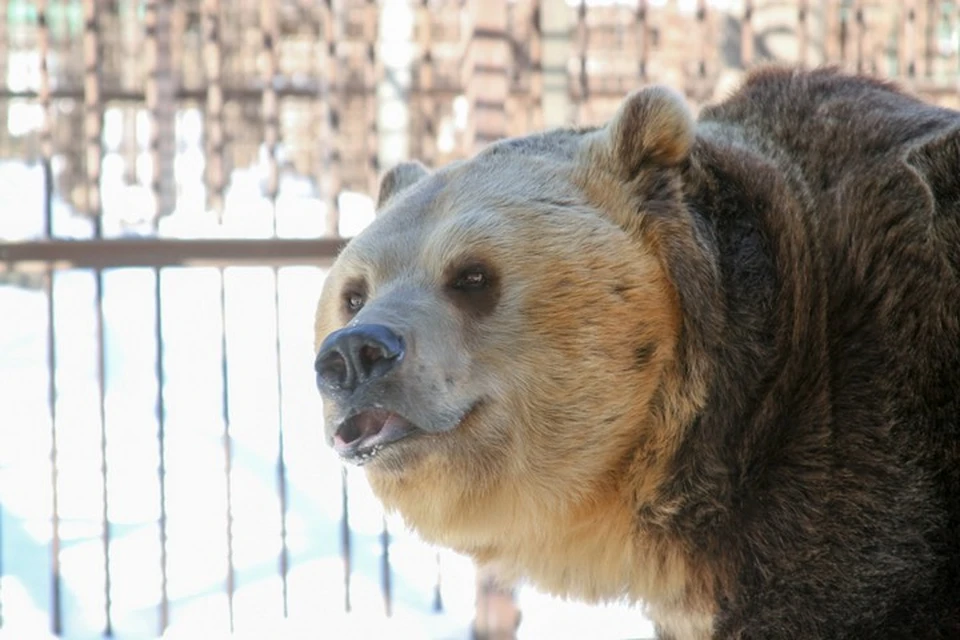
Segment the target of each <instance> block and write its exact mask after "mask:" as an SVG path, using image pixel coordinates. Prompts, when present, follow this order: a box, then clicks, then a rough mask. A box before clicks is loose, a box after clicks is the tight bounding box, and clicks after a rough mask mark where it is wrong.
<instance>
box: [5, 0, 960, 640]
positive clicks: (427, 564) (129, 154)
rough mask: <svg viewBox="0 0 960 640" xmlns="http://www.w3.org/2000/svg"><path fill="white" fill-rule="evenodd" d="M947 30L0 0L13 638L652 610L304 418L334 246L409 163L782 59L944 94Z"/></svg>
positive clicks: (152, 1) (229, 2)
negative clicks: (349, 458)
mask: <svg viewBox="0 0 960 640" xmlns="http://www.w3.org/2000/svg"><path fill="white" fill-rule="evenodd" d="M958 29H960V2H949V1H940V0H904V1H901V2H893V1H889V2H887V1H873V2H859V1H855V0H809V1H806V2H803V1H793V2H790V1H774V0H768V1H755V2H749V1H746V0H680V1H673V0H670V1H667V0H659V1H658V0H649V1H639V2H619V1H610V0H608V1H599V0H598V1H588V2H580V1H577V0H574V1H571V0H540V1H537V0H483V1H482V2H480V1H476V2H469V1H466V0H417V1H413V0H325V1H308V0H277V1H269V0H175V1H174V0H35V1H32V2H27V1H20V0H3V1H0V73H2V78H3V80H2V83H0V637H3V638H5V639H6V638H17V639H20V638H44V637H64V638H100V637H118V638H157V637H165V638H219V637H223V638H227V637H237V638H240V637H244V638H301V637H303V638H333V639H336V638H372V637H373V638H376V637H389V638H450V639H457V638H469V637H470V636H471V633H473V632H477V633H479V634H483V633H486V634H487V635H486V636H485V637H513V629H514V627H515V623H516V621H517V619H518V616H520V615H522V623H521V624H520V626H519V629H518V631H517V637H520V638H531V639H532V638H611V639H613V638H631V637H633V638H636V637H649V636H651V635H652V628H651V626H650V625H649V623H648V622H647V621H646V620H645V619H644V617H643V615H642V613H641V612H639V611H637V610H635V609H630V608H628V607H625V606H614V605H611V606H605V607H588V606H584V605H580V604H576V603H565V602H559V601H557V600H554V599H552V598H549V597H546V596H544V595H543V594H541V593H539V592H537V591H535V590H533V589H530V588H528V587H524V586H522V585H518V586H517V587H516V588H515V589H514V590H513V591H512V592H510V591H504V590H502V589H500V590H498V589H496V588H492V587H491V586H490V585H489V583H488V581H487V579H486V577H485V576H483V575H477V572H476V571H475V569H474V567H472V566H471V564H470V563H469V562H468V561H466V560H465V559H463V558H461V557H458V556H456V555H454V554H451V553H447V552H442V551H438V550H436V549H433V548H430V547H428V546H426V545H424V544H423V543H421V542H420V541H418V540H417V539H416V538H415V537H413V536H411V535H410V534H409V533H407V532H405V531H404V529H403V527H402V524H401V523H399V522H398V521H396V520H394V519H390V518H385V517H384V516H383V514H382V513H381V511H380V509H379V507H378V505H377V503H376V501H375V500H374V499H373V498H372V496H371V495H370V491H369V489H368V487H367V486H366V483H365V481H364V479H363V476H362V474H358V473H355V472H354V471H344V470H343V469H342V468H341V466H340V465H339V463H338V462H337V461H336V460H335V459H334V458H333V456H332V454H331V453H330V452H329V451H327V450H326V448H325V446H324V445H323V443H322V441H321V432H322V425H321V423H320V420H321V417H320V403H319V398H318V397H317V394H316V392H315V389H314V382H313V372H312V360H313V344H312V340H313V337H312V335H311V333H312V314H313V309H314V305H315V303H316V299H317V297H318V295H319V291H320V286H321V284H322V281H323V277H324V273H325V268H326V267H327V266H328V265H329V263H330V261H331V260H332V258H333V257H334V256H335V255H336V252H337V250H338V249H339V248H340V246H342V243H343V242H344V239H346V238H349V237H351V236H353V235H355V234H356V233H357V232H358V231H360V230H361V229H362V228H363V227H364V226H365V225H366V224H367V223H368V222H369V221H370V220H371V219H372V217H373V216H374V211H373V205H372V202H371V199H370V195H371V194H375V191H376V184H377V177H378V175H379V174H380V173H381V172H382V171H383V170H385V169H387V168H389V167H390V166H392V165H393V164H395V163H396V162H398V161H400V160H403V159H406V158H411V157H413V158H419V159H421V160H422V161H424V162H425V163H427V164H430V165H434V166H436V165H441V164H443V163H446V162H448V161H450V160H452V159H455V158H458V157H462V156H464V155H467V154H472V153H474V152H476V151H477V150H478V149H479V148H481V147H482V146H483V145H485V144H487V143H489V142H490V141H492V140H495V139H497V138H500V137H503V136H508V135H519V134H523V133H525V132H529V131H532V130H536V129H541V128H544V127H554V126H560V125H565V124H572V123H578V124H585V123H598V122H602V121H603V120H604V119H606V118H607V117H609V115H611V113H612V111H613V109H614V108H615V107H616V105H617V104H618V103H619V101H620V100H621V99H622V97H623V96H624V94H625V93H627V92H628V91H630V90H633V89H636V88H638V87H640V86H642V85H644V84H647V83H651V82H661V83H668V84H670V85H672V86H674V87H675V88H677V89H680V90H681V91H683V92H684V93H685V94H686V96H687V97H688V99H689V101H690V103H691V106H692V107H693V108H694V109H697V108H698V107H699V106H700V105H703V104H705V103H709V102H711V101H715V100H717V99H719V98H721V97H723V96H724V95H725V94H726V93H728V92H729V91H730V90H731V89H732V88H733V87H734V86H735V85H736V83H737V82H738V80H739V79H740V77H741V76H742V74H743V72H744V70H745V69H749V68H750V67H752V66H755V65H758V64H762V63H765V62H769V61H780V62H792V63H800V64H804V65H807V66H812V65H817V64H820V63H823V62H833V63H837V64H839V65H841V66H843V67H845V68H848V69H851V70H859V71H862V72H866V73H871V74H876V75H879V76H885V77H894V78H897V79H898V80H899V81H900V82H901V83H902V84H903V85H904V86H905V87H907V88H908V89H910V90H911V91H914V92H916V93H918V94H920V95H922V96H923V97H925V98H926V99H928V100H931V101H933V102H937V103H940V104H944V105H949V106H953V107H957V106H958V105H960V51H958V43H960V30H958ZM471 629H473V630H474V631H471Z"/></svg>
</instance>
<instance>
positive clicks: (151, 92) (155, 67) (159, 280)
mask: <svg viewBox="0 0 960 640" xmlns="http://www.w3.org/2000/svg"><path fill="white" fill-rule="evenodd" d="M165 2H166V0H147V1H146V3H145V5H144V16H143V20H144V24H143V27H144V53H145V54H146V55H145V58H146V61H145V62H146V73H147V77H146V79H145V82H144V99H145V105H144V106H145V107H146V109H147V121H148V123H149V132H148V134H147V136H148V139H147V148H148V150H149V153H150V158H151V160H152V161H151V163H150V170H151V173H150V176H149V188H150V193H151V194H152V196H153V201H154V211H153V220H152V226H153V231H154V233H156V232H157V228H158V225H159V222H160V215H161V213H162V211H163V210H162V208H161V207H162V206H163V205H162V201H161V199H162V195H161V166H160V137H161V131H160V121H161V119H162V113H161V88H160V83H161V82H163V80H164V78H163V77H162V76H163V74H164V72H165V71H166V72H167V73H169V67H168V66H167V67H166V68H164V64H162V62H161V58H163V57H164V55H163V53H164V52H162V51H161V46H160V42H159V33H158V30H159V29H160V28H161V24H162V25H163V26H168V25H169V20H166V21H164V22H163V23H161V20H160V16H159V15H158V14H159V12H160V11H161V6H160V5H161V4H163V3H165ZM167 53H169V49H168V52H167ZM168 57H169V56H168ZM162 284H163V276H162V270H161V269H159V268H157V269H154V270H153V304H154V307H153V309H154V350H155V354H156V364H155V367H156V371H155V376H156V379H157V397H156V400H155V413H156V416H157V459H158V465H157V480H158V482H159V485H160V486H159V489H160V492H159V501H160V504H159V507H160V519H159V522H158V523H157V526H158V535H159V538H160V540H159V542H160V604H159V606H158V612H157V614H158V615H157V618H158V619H157V628H158V632H159V634H161V635H162V634H163V633H164V631H166V629H167V626H169V624H170V598H169V593H168V580H167V563H168V557H167V458H166V453H167V447H166V434H167V431H166V404H165V403H164V401H163V389H164V386H165V382H166V380H165V378H166V372H165V370H164V366H163V362H164V344H163V342H164V336H163V296H162V294H161V291H162Z"/></svg>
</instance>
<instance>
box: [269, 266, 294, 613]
mask: <svg viewBox="0 0 960 640" xmlns="http://www.w3.org/2000/svg"><path fill="white" fill-rule="evenodd" d="M273 294H274V296H273V309H274V321H275V322H276V329H277V335H276V351H277V497H278V498H279V501H280V505H279V506H280V557H279V558H278V560H277V565H278V569H279V571H280V588H281V595H282V602H283V617H284V618H286V617H287V615H288V614H289V612H290V606H289V600H290V599H289V589H288V584H287V580H288V577H289V573H290V550H289V547H288V545H287V504H288V503H289V496H288V493H287V461H286V457H285V455H284V442H283V431H284V419H285V415H284V410H283V396H284V393H283V360H282V358H283V343H282V341H281V339H280V327H281V321H282V318H281V315H280V268H279V267H274V268H273Z"/></svg>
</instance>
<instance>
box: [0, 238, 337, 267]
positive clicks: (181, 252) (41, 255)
mask: <svg viewBox="0 0 960 640" xmlns="http://www.w3.org/2000/svg"><path fill="white" fill-rule="evenodd" d="M345 244H346V240H345V239H343V238H318V239H313V240H306V239H300V238H291V239H274V240H252V239H236V240H233V239H229V240H228V239H223V240H181V239H173V238H170V239H159V238H116V239H99V240H36V241H28V242H7V243H3V244H0V273H3V272H4V271H7V270H13V269H17V270H24V269H26V268H29V267H30V266H31V265H37V266H44V265H50V266H51V267H53V268H56V269H62V268H71V269H84V268H94V269H109V268H113V267H171V266H202V265H208V266H209V265H214V266H221V265H241V264H260V265H285V264H329V263H330V262H331V261H332V260H333V259H334V258H335V257H336V256H337V254H338V253H339V251H340V250H341V249H342V248H343V246H344V245H345Z"/></svg>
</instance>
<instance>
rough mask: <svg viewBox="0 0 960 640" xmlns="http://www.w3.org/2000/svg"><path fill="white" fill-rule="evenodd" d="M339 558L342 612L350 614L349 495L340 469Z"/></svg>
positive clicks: (345, 471) (343, 474) (342, 468)
mask: <svg viewBox="0 0 960 640" xmlns="http://www.w3.org/2000/svg"><path fill="white" fill-rule="evenodd" d="M340 511H341V513H340V558H341V559H342V560H343V610H344V611H346V612H347V613H350V611H351V609H352V606H351V605H352V603H351V598H350V582H351V578H352V577H353V575H352V574H353V556H352V550H351V546H352V544H351V536H350V495H349V493H348V491H347V468H346V467H345V466H342V467H341V468H340Z"/></svg>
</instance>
